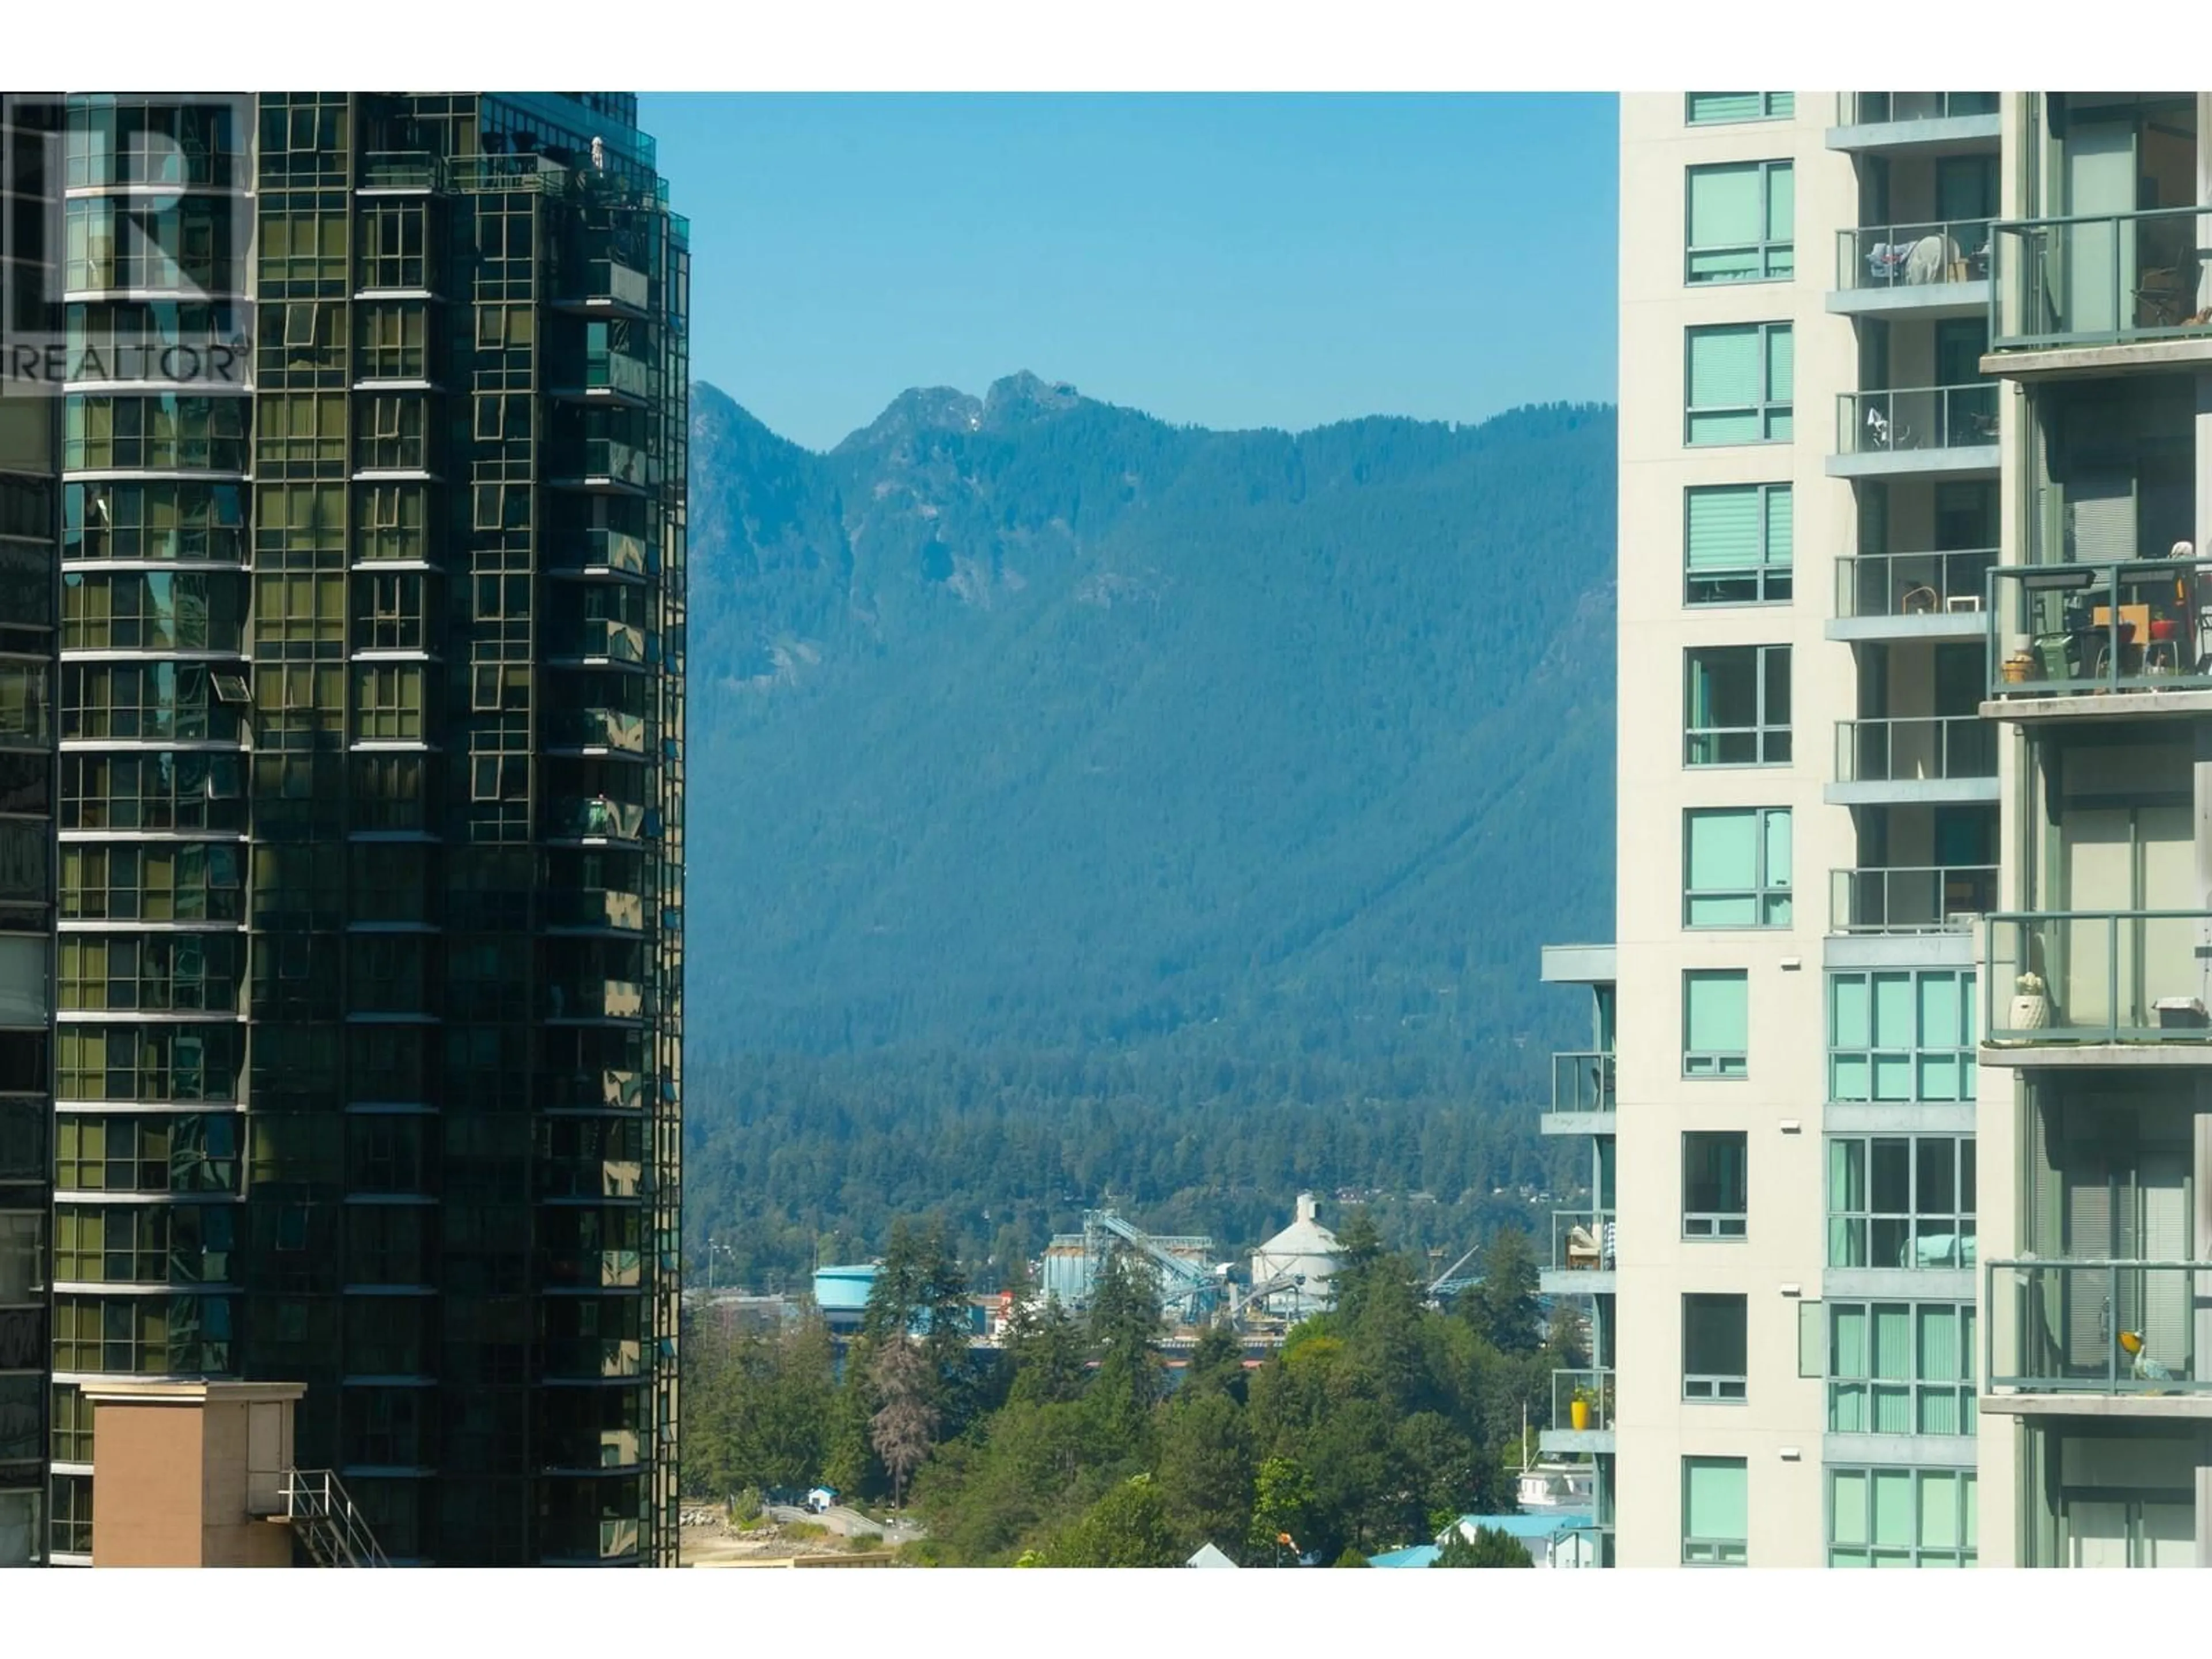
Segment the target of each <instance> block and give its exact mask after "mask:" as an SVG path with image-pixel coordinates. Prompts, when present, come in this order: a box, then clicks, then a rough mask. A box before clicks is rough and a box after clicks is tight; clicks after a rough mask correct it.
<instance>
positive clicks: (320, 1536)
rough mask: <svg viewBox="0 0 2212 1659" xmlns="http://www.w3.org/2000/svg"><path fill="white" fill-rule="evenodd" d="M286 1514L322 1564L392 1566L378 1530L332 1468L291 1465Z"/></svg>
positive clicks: (285, 1487)
mask: <svg viewBox="0 0 2212 1659" xmlns="http://www.w3.org/2000/svg"><path fill="white" fill-rule="evenodd" d="M283 1498H284V1516H285V1518H286V1519H287V1520H289V1522H291V1523H292V1528H293V1530H294V1532H295V1533H296V1534H298V1535H299V1538H300V1541H301V1543H303V1544H305V1545H306V1546H307V1553H308V1554H309V1555H310V1556H311V1557H313V1559H314V1561H315V1563H316V1565H319V1566H325V1567H388V1566H390V1565H392V1563H391V1562H390V1561H389V1560H387V1559H386V1558H385V1554H384V1551H383V1549H382V1547H380V1545H379V1544H378V1543H377V1541H376V1534H374V1532H372V1531H371V1530H370V1529H369V1525H368V1522H367V1520H365V1519H364V1518H363V1517H362V1513H361V1511H360V1510H358V1509H356V1507H355V1506H354V1501H353V1499H352V1498H350V1497H349V1496H348V1495H347V1493H346V1489H345V1486H344V1483H343V1482H342V1481H340V1480H339V1479H338V1478H337V1474H334V1473H332V1472H331V1470H329V1469H287V1470H285V1471H284V1485H283Z"/></svg>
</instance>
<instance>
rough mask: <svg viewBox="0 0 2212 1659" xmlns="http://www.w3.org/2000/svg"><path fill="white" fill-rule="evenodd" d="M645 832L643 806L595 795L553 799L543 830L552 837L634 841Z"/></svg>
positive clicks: (573, 839)
mask: <svg viewBox="0 0 2212 1659" xmlns="http://www.w3.org/2000/svg"><path fill="white" fill-rule="evenodd" d="M644 832H645V808H643V807H642V806H634V805H630V803H629V802H628V801H620V800H610V799H607V798H606V797H605V795H595V796H593V797H592V798H591V799H587V800H578V799H573V798H571V799H565V800H556V801H555V802H554V803H553V805H552V822H551V823H550V825H549V827H548V829H547V834H548V836H550V838H551V839H552V840H555V841H636V840H637V839H639V837H640V836H642V835H643V834H644Z"/></svg>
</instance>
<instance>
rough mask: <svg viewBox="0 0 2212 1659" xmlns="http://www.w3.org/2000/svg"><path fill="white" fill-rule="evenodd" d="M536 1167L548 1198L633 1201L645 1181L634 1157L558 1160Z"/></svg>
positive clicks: (639, 1193) (642, 1167)
mask: <svg viewBox="0 0 2212 1659" xmlns="http://www.w3.org/2000/svg"><path fill="white" fill-rule="evenodd" d="M539 1167H540V1169H542V1170H544V1193H545V1196H546V1197H548V1198H636V1197H639V1196H641V1190H642V1188H643V1186H644V1181H645V1165H644V1164H641V1163H640V1162H639V1161H638V1160H637V1159H635V1158H628V1159H624V1158H560V1159H556V1160H553V1161H550V1162H547V1163H544V1164H541V1165H539Z"/></svg>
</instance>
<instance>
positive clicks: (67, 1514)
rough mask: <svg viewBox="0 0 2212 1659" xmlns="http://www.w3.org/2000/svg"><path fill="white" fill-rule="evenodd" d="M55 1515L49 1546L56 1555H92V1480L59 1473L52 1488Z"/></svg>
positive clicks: (53, 1481)
mask: <svg viewBox="0 0 2212 1659" xmlns="http://www.w3.org/2000/svg"><path fill="white" fill-rule="evenodd" d="M49 1489H50V1490H51V1491H52V1494H53V1512H52V1516H50V1517H49V1519H50V1521H51V1523H52V1524H51V1526H50V1528H49V1529H48V1533H47V1544H48V1547H50V1548H51V1549H52V1552H53V1553H55V1554H56V1555H83V1556H89V1555H90V1554H91V1553H92V1477H91V1476H90V1475H88V1474H58V1475H56V1476H54V1478H53V1480H52V1483H51V1486H50V1488H49Z"/></svg>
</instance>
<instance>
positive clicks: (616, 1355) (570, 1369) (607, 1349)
mask: <svg viewBox="0 0 2212 1659" xmlns="http://www.w3.org/2000/svg"><path fill="white" fill-rule="evenodd" d="M545 1372H546V1375H547V1376H553V1377H565V1378H590V1377H623V1376H643V1375H644V1374H645V1346H644V1344H642V1343H641V1342H639V1341H638V1340H636V1339H635V1338H623V1337H611V1336H610V1337H591V1336H586V1337H568V1338H556V1339H554V1340H550V1341H549V1342H547V1343H546V1345H545Z"/></svg>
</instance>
